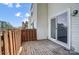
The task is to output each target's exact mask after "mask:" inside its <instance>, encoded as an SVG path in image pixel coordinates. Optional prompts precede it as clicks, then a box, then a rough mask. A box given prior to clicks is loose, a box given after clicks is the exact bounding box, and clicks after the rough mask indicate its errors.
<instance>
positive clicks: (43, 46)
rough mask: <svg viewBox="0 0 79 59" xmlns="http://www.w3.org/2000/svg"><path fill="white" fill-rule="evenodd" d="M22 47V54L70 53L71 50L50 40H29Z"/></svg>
mask: <svg viewBox="0 0 79 59" xmlns="http://www.w3.org/2000/svg"><path fill="white" fill-rule="evenodd" d="M22 47H23V51H22V53H21V55H70V53H69V50H67V49H65V48H64V47H62V46H61V45H58V44H56V43H54V42H52V41H50V40H38V41H28V42H24V43H23V44H22Z"/></svg>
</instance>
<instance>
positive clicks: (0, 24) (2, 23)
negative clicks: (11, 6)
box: [0, 21, 13, 29]
mask: <svg viewBox="0 0 79 59" xmlns="http://www.w3.org/2000/svg"><path fill="white" fill-rule="evenodd" d="M0 28H1V29H13V26H12V25H11V24H10V23H8V22H5V21H0Z"/></svg>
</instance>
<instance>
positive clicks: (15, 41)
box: [3, 30, 21, 55]
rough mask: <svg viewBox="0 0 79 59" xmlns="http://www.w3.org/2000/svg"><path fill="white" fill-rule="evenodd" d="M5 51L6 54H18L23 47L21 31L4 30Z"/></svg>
mask: <svg viewBox="0 0 79 59" xmlns="http://www.w3.org/2000/svg"><path fill="white" fill-rule="evenodd" d="M3 45H4V51H5V55H7V54H8V55H16V54H18V51H19V49H20V47H21V31H20V30H8V31H4V44H3Z"/></svg>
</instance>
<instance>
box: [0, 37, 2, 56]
mask: <svg viewBox="0 0 79 59" xmlns="http://www.w3.org/2000/svg"><path fill="white" fill-rule="evenodd" d="M1 54H2V51H1V35H0V55H1Z"/></svg>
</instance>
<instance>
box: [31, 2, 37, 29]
mask: <svg viewBox="0 0 79 59" xmlns="http://www.w3.org/2000/svg"><path fill="white" fill-rule="evenodd" d="M31 13H32V15H31V23H33V24H34V28H35V29H37V4H36V3H34V4H33V6H32V9H31ZM31 28H33V27H32V26H31Z"/></svg>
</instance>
